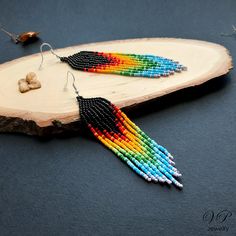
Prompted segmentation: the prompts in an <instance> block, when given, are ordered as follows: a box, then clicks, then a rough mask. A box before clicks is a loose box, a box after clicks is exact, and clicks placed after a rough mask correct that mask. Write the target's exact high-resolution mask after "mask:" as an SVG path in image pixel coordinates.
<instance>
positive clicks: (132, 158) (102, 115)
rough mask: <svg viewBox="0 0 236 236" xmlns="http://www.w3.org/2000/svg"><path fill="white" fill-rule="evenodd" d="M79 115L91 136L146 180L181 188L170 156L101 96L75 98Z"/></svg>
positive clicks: (177, 172)
mask: <svg viewBox="0 0 236 236" xmlns="http://www.w3.org/2000/svg"><path fill="white" fill-rule="evenodd" d="M77 100H78V103H79V108H80V117H81V120H82V122H84V123H85V125H86V126H87V127H88V128H89V130H90V131H91V132H92V133H93V135H94V136H95V137H96V138H97V139H98V140H100V141H101V143H103V144H104V145H105V146H106V147H108V148H109V149H110V150H111V151H113V152H114V153H115V154H116V155H117V156H118V157H119V158H120V159H121V160H122V161H124V162H125V163H126V164H127V165H128V166H129V167H130V168H131V169H132V170H133V171H134V172H136V173H137V174H138V175H139V176H141V177H142V178H144V179H145V180H146V181H154V182H161V183H164V182H166V183H167V184H172V183H173V184H174V185H176V186H177V187H180V188H182V187H183V185H182V184H181V183H180V182H179V181H178V180H177V178H178V177H180V176H181V174H180V172H179V171H178V170H177V169H176V168H175V167H174V164H175V163H174V162H173V157H172V155H171V154H170V153H169V152H168V151H167V150H166V149H165V148H164V147H162V146H160V145H159V144H157V143H156V142H155V141H154V140H153V139H151V138H150V137H149V136H148V135H146V134H145V133H144V132H143V131H142V130H141V129H140V128H139V127H138V126H137V125H135V124H134V123H133V122H132V121H131V120H130V119H129V118H128V117H127V116H126V115H125V114H124V112H122V111H121V110H120V109H119V108H118V107H116V106H115V105H114V104H112V103H111V102H109V101H108V100H106V99H104V98H100V97H98V98H83V97H81V96H78V97H77Z"/></svg>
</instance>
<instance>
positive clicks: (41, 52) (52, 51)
mask: <svg viewBox="0 0 236 236" xmlns="http://www.w3.org/2000/svg"><path fill="white" fill-rule="evenodd" d="M44 46H48V47H49V48H50V51H51V53H52V54H53V55H54V56H56V57H57V58H59V59H60V58H61V57H60V56H58V55H57V54H56V53H55V52H54V50H53V48H52V46H51V45H50V44H49V43H42V44H41V46H40V54H41V63H40V66H39V70H40V69H41V68H42V65H43V59H44V58H43V47H44Z"/></svg>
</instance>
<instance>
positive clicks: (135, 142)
mask: <svg viewBox="0 0 236 236" xmlns="http://www.w3.org/2000/svg"><path fill="white" fill-rule="evenodd" d="M44 45H47V46H49V47H50V50H51V52H52V53H53V54H54V55H56V54H55V52H54V51H53V49H52V48H51V46H50V45H49V44H47V43H44V44H42V45H41V48H40V49H41V56H42V61H41V64H40V68H41V67H42V63H43V54H42V47H43V46H44ZM81 55H82V56H81ZM56 56H57V57H58V58H60V59H61V60H62V61H66V62H68V63H69V64H70V65H71V66H72V67H73V68H75V69H79V70H80V69H81V70H85V71H90V69H89V68H91V71H92V72H105V73H117V74H121V73H122V75H134V76H138V75H140V74H142V75H144V74H145V75H148V76H149V77H159V76H163V75H166V74H168V73H170V72H173V71H176V72H178V71H181V70H183V69H184V67H183V66H181V65H179V64H178V63H177V62H173V61H170V60H169V59H164V58H161V59H160V58H159V57H155V56H147V55H146V56H141V55H134V54H115V55H114V54H110V53H108V54H107V53H97V52H79V53H77V54H75V55H73V56H71V57H68V58H66V57H59V56H58V55H56ZM109 57H110V59H109ZM81 58H83V59H81ZM85 58H86V61H87V62H86V63H85ZM101 58H102V59H101ZM114 58H122V59H121V60H120V61H119V60H118V59H116V60H117V63H118V64H119V63H121V62H122V64H121V65H120V66H119V65H114V64H113V60H115V59H114ZM138 58H139V59H138ZM150 58H151V59H152V60H153V62H152V63H153V64H152V65H151V64H149V63H150V62H149V61H150V60H149V59H150ZM157 58H158V59H157ZM136 59H137V60H136ZM123 60H124V62H123ZM126 60H127V61H129V62H130V64H125V63H126V62H127V61H126ZM157 60H159V62H157ZM98 61H99V63H98ZM131 61H133V63H134V64H132V63H131ZM161 61H162V62H163V63H166V64H165V65H166V67H165V69H164V67H163V68H162V69H161V68H159V67H160V66H159V64H158V63H160V62H161ZM103 62H104V63H105V65H106V66H104V67H103V66H101V65H102V64H103ZM139 63H140V64H139ZM142 63H146V64H145V66H141V64H142ZM168 63H169V64H168ZM136 65H138V66H137V67H135V66H136ZM167 65H168V66H167ZM149 66H150V67H149ZM95 67H96V68H95ZM98 67H99V68H100V69H99V70H98V69H97V68H98ZM112 68H114V70H113V69H112ZM118 68H119V69H118ZM130 68H132V72H131V69H130ZM162 70H164V71H165V72H163V71H162ZM127 71H129V72H127ZM123 73H129V74H123ZM163 73H164V74H163ZM69 75H71V76H72V78H73V84H72V85H73V88H74V90H75V93H76V94H77V97H76V99H77V101H78V106H79V114H80V117H81V121H82V124H83V125H84V126H85V127H87V128H88V130H90V132H91V133H92V134H93V135H94V136H95V138H97V139H98V140H99V141H100V142H101V143H102V144H103V145H105V146H106V147H107V148H109V149H110V150H111V151H112V152H114V153H115V154H116V156H117V157H118V158H120V159H121V160H122V161H124V162H125V163H126V164H127V165H128V166H129V167H130V168H131V169H132V170H133V171H134V172H135V173H137V174H138V175H139V176H141V177H142V178H144V179H145V180H146V181H148V182H150V181H154V182H160V183H167V184H172V183H173V184H174V185H175V186H177V187H179V188H182V187H183V185H182V184H181V183H180V182H179V181H178V177H180V176H181V173H180V172H179V171H178V170H177V169H176V168H175V167H174V165H175V163H174V161H173V156H172V155H171V154H170V153H169V152H168V151H167V149H166V148H164V147H163V146H161V145H159V144H158V143H157V142H156V141H154V140H153V139H151V138H150V137H149V136H148V135H147V134H146V133H145V132H143V131H142V130H141V129H140V128H139V127H138V126H137V125H135V123H134V122H132V121H131V120H130V119H129V118H128V117H127V116H126V114H125V113H124V112H123V111H121V110H120V109H119V108H118V107H117V106H115V105H114V104H112V103H111V102H110V101H108V100H107V99H105V98H101V97H95V98H84V97H82V96H81V95H80V94H79V91H78V89H77V88H76V86H75V77H74V75H73V74H72V73H71V72H70V71H68V73H67V82H66V87H67V84H68V78H69ZM157 75H158V76H157ZM66 87H65V88H66Z"/></svg>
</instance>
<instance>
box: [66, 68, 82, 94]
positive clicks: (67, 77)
mask: <svg viewBox="0 0 236 236" xmlns="http://www.w3.org/2000/svg"><path fill="white" fill-rule="evenodd" d="M69 75H71V76H72V78H73V84H72V86H73V88H74V90H75V93H76V94H77V95H79V91H78V89H77V88H76V86H75V76H74V74H73V73H72V72H70V71H67V76H66V84H65V87H64V90H67V85H68V79H69Z"/></svg>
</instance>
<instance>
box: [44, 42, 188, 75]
mask: <svg viewBox="0 0 236 236" xmlns="http://www.w3.org/2000/svg"><path fill="white" fill-rule="evenodd" d="M44 46H48V47H49V48H50V51H51V53H52V54H53V55H55V56H56V57H57V58H58V59H60V60H61V61H62V62H66V63H68V64H69V65H70V66H71V67H72V68H73V69H75V70H81V71H87V72H96V73H109V74H118V75H125V76H140V77H150V78H159V77H162V76H169V75H172V74H174V73H175V72H181V71H183V70H186V69H187V68H186V67H185V66H183V65H181V64H179V62H177V61H173V60H171V59H168V58H164V57H159V56H154V55H138V54H124V53H105V52H94V51H81V52H78V53H75V54H74V55H71V56H68V57H61V56H58V55H57V54H56V53H55V52H54V51H53V49H52V46H51V45H50V44H48V43H43V44H42V45H41V46H40V52H41V56H42V61H41V65H40V67H41V66H42V63H43V54H42V51H43V47H44Z"/></svg>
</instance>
